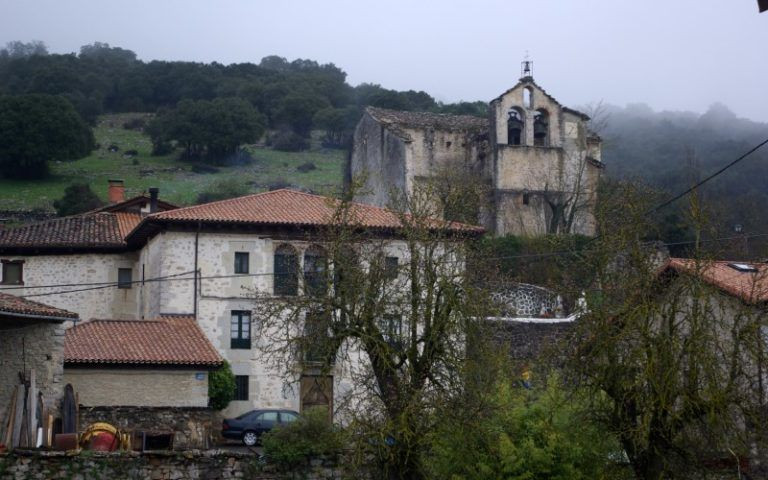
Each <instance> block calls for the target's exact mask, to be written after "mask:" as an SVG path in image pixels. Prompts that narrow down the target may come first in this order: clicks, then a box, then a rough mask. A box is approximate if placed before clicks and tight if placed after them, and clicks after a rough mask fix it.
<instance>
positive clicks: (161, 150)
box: [152, 141, 176, 157]
mask: <svg viewBox="0 0 768 480" xmlns="http://www.w3.org/2000/svg"><path fill="white" fill-rule="evenodd" d="M174 150H176V149H175V148H174V146H173V144H172V143H171V142H164V141H157V142H152V155H153V156H155V157H160V156H162V155H168V154H170V153H173V151H174Z"/></svg>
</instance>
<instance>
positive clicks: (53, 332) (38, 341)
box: [0, 320, 64, 430]
mask: <svg viewBox="0 0 768 480" xmlns="http://www.w3.org/2000/svg"><path fill="white" fill-rule="evenodd" d="M0 325H2V327H3V328H2V329H0V421H5V418H6V410H7V408H8V404H9V403H10V399H11V395H13V388H14V386H16V385H17V384H18V383H19V375H18V374H19V372H22V371H24V372H27V373H26V374H27V376H28V375H29V373H28V372H29V370H30V369H33V368H34V369H35V379H36V381H35V383H36V384H37V387H38V388H39V389H40V391H41V392H43V399H44V400H45V403H46V405H47V406H48V407H49V408H52V409H53V412H54V414H55V412H57V411H58V406H59V405H58V400H59V399H60V398H61V396H62V394H63V390H64V386H63V383H62V370H63V368H62V365H63V361H64V358H63V356H64V327H63V325H62V324H60V323H51V322H35V321H33V320H18V321H13V323H12V321H10V320H3V321H2V322H1V323H0ZM0 430H2V428H0Z"/></svg>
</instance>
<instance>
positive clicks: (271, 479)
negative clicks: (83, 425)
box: [0, 450, 342, 480]
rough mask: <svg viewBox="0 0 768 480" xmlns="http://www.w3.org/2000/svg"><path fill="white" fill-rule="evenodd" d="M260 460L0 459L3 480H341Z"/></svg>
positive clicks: (204, 456) (200, 454)
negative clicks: (277, 467) (271, 466)
mask: <svg viewBox="0 0 768 480" xmlns="http://www.w3.org/2000/svg"><path fill="white" fill-rule="evenodd" d="M268 468H269V467H264V466H263V465H261V464H260V463H259V458H258V456H256V455H253V454H248V453H238V452H228V451H222V450H206V451H199V450H190V451H187V452H144V453H138V452H122V453H98V452H74V451H73V452H47V451H22V450H16V451H14V452H11V453H2V454H0V480H22V479H23V480H48V479H52V480H53V479H60V480H118V479H120V480H122V479H131V480H134V479H135V480H142V479H148V480H177V479H179V480H181V479H184V480H187V479H188V480H225V479H249V480H283V479H285V480H288V479H294V478H302V479H305V480H339V479H341V478H342V475H341V472H340V471H339V470H338V469H337V468H335V466H334V465H332V464H330V463H328V462H322V461H313V462H312V465H311V466H310V467H309V469H308V470H307V471H302V472H289V473H276V472H270V471H268Z"/></svg>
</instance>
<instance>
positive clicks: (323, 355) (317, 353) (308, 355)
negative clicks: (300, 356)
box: [303, 309, 331, 363]
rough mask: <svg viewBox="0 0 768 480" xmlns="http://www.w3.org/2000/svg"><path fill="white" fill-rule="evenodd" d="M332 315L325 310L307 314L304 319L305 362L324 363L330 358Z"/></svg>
mask: <svg viewBox="0 0 768 480" xmlns="http://www.w3.org/2000/svg"><path fill="white" fill-rule="evenodd" d="M330 321H331V319H330V315H329V314H328V313H327V312H326V311H325V310H320V309H318V310H313V311H309V312H307V315H306V317H305V319H304V342H303V343H304V360H305V361H307V362H310V363H322V362H325V361H326V360H327V358H328V346H329V342H328V340H327V338H328V326H329V323H330Z"/></svg>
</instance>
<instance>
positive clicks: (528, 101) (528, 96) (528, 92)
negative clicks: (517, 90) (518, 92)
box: [523, 87, 533, 108]
mask: <svg viewBox="0 0 768 480" xmlns="http://www.w3.org/2000/svg"><path fill="white" fill-rule="evenodd" d="M523 106H524V107H525V108H533V89H532V88H531V87H525V88H524V89H523Z"/></svg>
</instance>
